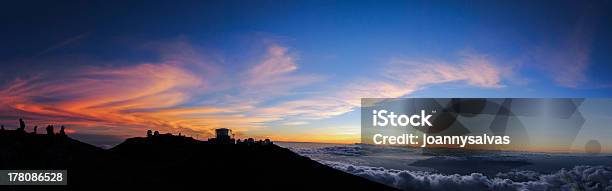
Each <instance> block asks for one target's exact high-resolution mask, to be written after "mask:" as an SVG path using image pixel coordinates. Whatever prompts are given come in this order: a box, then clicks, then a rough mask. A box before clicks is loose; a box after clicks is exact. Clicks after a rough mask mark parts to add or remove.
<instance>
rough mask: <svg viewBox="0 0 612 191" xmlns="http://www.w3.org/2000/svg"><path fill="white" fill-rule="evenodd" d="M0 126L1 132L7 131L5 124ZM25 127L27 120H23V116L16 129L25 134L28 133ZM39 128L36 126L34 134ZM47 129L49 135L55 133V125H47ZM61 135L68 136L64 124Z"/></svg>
mask: <svg viewBox="0 0 612 191" xmlns="http://www.w3.org/2000/svg"><path fill="white" fill-rule="evenodd" d="M0 127H1V129H0V132H1V131H5V129H4V125H0ZM25 128H26V124H25V121H23V119H21V118H20V119H19V128H17V129H15V131H16V132H17V133H23V134H25V133H26V131H25ZM37 130H38V126H34V131H32V134H37ZM46 130H47V135H55V132H54V127H53V125H48V126H47V128H46ZM59 135H60V136H66V131H65V128H64V126H62V127H61V128H60V131H59Z"/></svg>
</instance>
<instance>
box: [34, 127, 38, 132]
mask: <svg viewBox="0 0 612 191" xmlns="http://www.w3.org/2000/svg"><path fill="white" fill-rule="evenodd" d="M36 130H38V126H36V125H35V126H34V134H36Z"/></svg>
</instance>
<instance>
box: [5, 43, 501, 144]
mask: <svg viewBox="0 0 612 191" xmlns="http://www.w3.org/2000/svg"><path fill="white" fill-rule="evenodd" d="M154 50H156V53H157V54H158V55H159V60H157V61H152V62H140V63H139V62H137V63H129V64H124V65H121V66H113V65H110V66H105V64H99V65H100V66H84V67H74V68H71V69H66V70H65V71H63V72H61V73H45V72H40V73H37V74H36V75H34V76H35V77H31V78H23V79H18V80H15V81H13V82H12V83H10V84H9V85H7V86H5V87H4V88H2V90H1V91H0V103H1V104H2V105H1V106H0V115H2V116H3V117H4V118H5V119H7V118H11V117H13V118H17V117H22V116H23V117H25V118H26V119H27V120H28V121H31V122H32V123H33V124H38V125H43V124H47V123H60V124H65V125H71V126H74V127H77V131H76V132H78V133H84V134H111V135H131V136H133V135H139V134H142V132H144V131H145V129H160V130H167V131H173V132H176V131H182V132H183V133H185V132H189V133H192V134H195V135H201V136H206V135H210V132H211V129H214V128H219V127H229V128H233V129H235V130H236V131H237V132H238V134H241V133H243V132H245V131H249V130H253V129H259V128H265V127H267V126H269V125H270V124H271V123H272V122H278V123H277V124H282V125H291V126H300V125H306V124H308V122H309V121H312V120H318V119H324V118H329V117H333V116H338V115H341V114H344V113H347V112H350V111H352V110H354V109H355V108H357V107H359V104H360V98H363V97H402V96H409V95H410V94H411V93H413V92H414V91H417V90H419V89H422V88H425V87H426V86H427V85H431V84H440V83H447V82H455V81H457V82H465V83H466V84H467V85H470V86H475V87H483V88H500V87H503V85H502V84H501V77H500V76H501V74H500V69H499V68H498V67H497V66H496V64H495V63H494V62H493V61H492V60H491V59H489V58H488V57H487V56H484V55H479V54H464V55H462V56H461V57H460V59H458V60H456V61H440V60H434V59H394V60H392V61H391V62H390V63H388V64H387V65H386V67H384V68H381V69H380V70H377V71H374V72H373V74H372V77H371V78H362V79H355V80H352V81H350V82H349V83H347V84H338V83H331V81H327V80H326V78H325V77H323V76H321V75H316V74H307V73H302V72H300V71H299V64H298V63H299V62H298V58H299V55H297V54H296V53H295V52H294V51H291V49H290V48H288V47H285V46H281V45H278V44H272V45H270V46H268V47H267V49H266V51H265V52H264V54H263V55H261V57H260V58H259V60H258V59H253V60H254V62H253V63H251V64H246V65H247V66H248V67H247V68H246V69H244V71H226V70H224V69H223V68H222V67H221V65H220V64H218V63H214V62H210V61H209V59H207V58H208V55H206V53H205V52H204V51H201V50H200V49H198V47H196V46H193V45H191V44H190V43H189V42H188V41H186V40H184V39H181V40H179V41H177V42H171V43H166V44H156V45H155V48H154ZM96 62H100V61H96ZM228 79H229V80H228ZM332 80H333V79H332ZM220 81H221V82H224V83H218V82H220ZM220 86H222V87H220ZM302 87H310V88H315V89H317V91H316V92H315V93H312V92H310V93H303V92H300V91H299V89H300V88H302ZM324 87H326V88H329V89H325V88H324ZM317 92H318V93H317ZM0 122H2V123H10V122H11V121H0Z"/></svg>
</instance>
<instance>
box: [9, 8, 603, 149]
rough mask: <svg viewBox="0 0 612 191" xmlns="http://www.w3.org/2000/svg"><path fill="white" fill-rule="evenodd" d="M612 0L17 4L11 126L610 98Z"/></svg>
mask: <svg viewBox="0 0 612 191" xmlns="http://www.w3.org/2000/svg"><path fill="white" fill-rule="evenodd" d="M611 8H612V4H611V3H610V2H609V1H589V2H580V1H554V2H553V1H538V2H533V1H383V2H381V1H206V2H203V1H180V2H169V1H160V2H154V1H141V2H139V1H129V2H119V1H114V2H107V1H89V2H78V1H62V2H21V3H5V5H3V6H2V8H1V9H2V11H0V12H1V13H0V15H1V18H2V19H1V21H0V22H1V23H2V25H3V30H2V31H0V34H2V37H0V38H2V42H3V43H0V65H2V67H3V68H5V69H3V70H2V71H0V85H1V87H2V90H3V91H2V94H0V96H1V97H2V98H3V99H2V100H3V101H2V104H3V106H2V107H3V109H2V112H0V117H1V119H2V121H1V122H2V123H4V124H8V123H11V121H12V120H14V118H16V117H18V116H25V117H26V119H29V120H30V121H33V122H34V123H36V124H46V123H64V124H68V125H70V126H72V127H74V128H73V129H74V131H75V133H83V134H103V135H117V136H133V135H139V134H141V133H140V132H141V131H142V132H144V131H143V130H144V129H146V128H151V127H153V128H159V129H162V130H166V131H171V132H177V131H181V132H186V133H191V134H193V135H197V136H203V137H204V136H207V135H209V132H210V131H209V130H210V129H211V128H216V127H221V126H227V127H231V128H235V129H236V130H237V132H239V134H240V135H244V136H257V137H273V138H276V139H281V140H296V141H324V142H351V141H354V140H358V134H357V135H355V132H357V131H358V129H359V126H358V123H359V118H358V117H359V115H358V114H355V111H354V110H355V107H357V105H355V104H354V103H358V102H356V101H355V99H358V98H360V97H371V96H382V97H586V98H591V97H600V98H601V97H603V98H607V97H610V95H612V94H611V93H612V91H611V88H612V77H610V75H609V74H610V71H612V68H611V67H612V64H610V60H612V59H611V55H612V54H610V50H612V47H611V46H612V37H610V35H609V34H612V25H610V24H609V23H612V11H611Z"/></svg>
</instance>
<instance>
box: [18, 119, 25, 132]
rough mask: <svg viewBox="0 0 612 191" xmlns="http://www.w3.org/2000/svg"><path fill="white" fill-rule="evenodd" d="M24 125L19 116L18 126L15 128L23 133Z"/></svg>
mask: <svg viewBox="0 0 612 191" xmlns="http://www.w3.org/2000/svg"><path fill="white" fill-rule="evenodd" d="M25 126H26V125H25V122H23V119H21V118H19V128H17V132H21V133H25Z"/></svg>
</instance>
